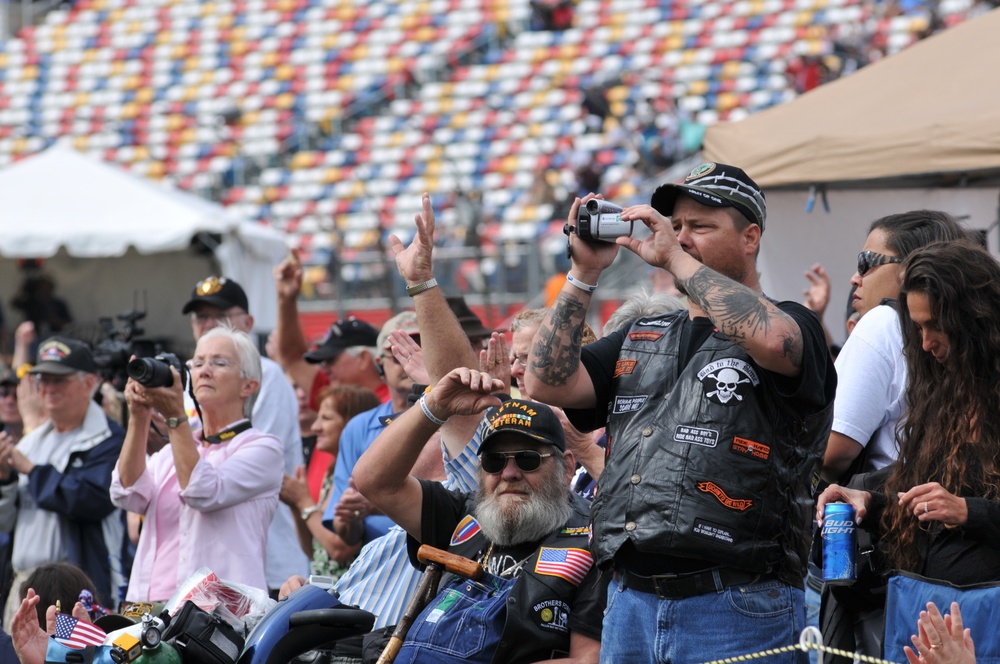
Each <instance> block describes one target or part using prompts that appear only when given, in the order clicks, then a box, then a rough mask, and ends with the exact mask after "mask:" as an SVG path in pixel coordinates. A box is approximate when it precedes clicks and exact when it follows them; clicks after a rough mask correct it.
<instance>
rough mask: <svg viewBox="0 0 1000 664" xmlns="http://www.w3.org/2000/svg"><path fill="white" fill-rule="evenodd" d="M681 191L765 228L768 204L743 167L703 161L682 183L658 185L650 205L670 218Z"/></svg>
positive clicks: (710, 205)
mask: <svg viewBox="0 0 1000 664" xmlns="http://www.w3.org/2000/svg"><path fill="white" fill-rule="evenodd" d="M680 194H687V195H688V196H690V197H691V198H692V199H694V201H695V202H696V203H701V204H702V205H707V206H709V207H732V208H736V209H737V210H739V211H740V212H742V213H743V216H745V217H746V218H747V219H749V220H750V221H751V222H752V223H754V224H757V225H758V226H760V230H761V231H762V232H763V230H764V221H765V219H767V204H766V203H765V202H764V192H763V191H761V189H760V187H758V186H757V183H756V182H754V181H753V180H752V179H751V178H750V176H749V175H747V174H746V172H745V171H744V170H743V169H742V168H737V167H736V166H730V165H729V164H717V163H715V162H711V161H710V162H706V163H704V164H702V165H701V166H698V167H697V168H695V169H694V170H693V171H691V172H690V173H688V176H687V177H686V178H684V182H680V183H677V184H661V185H660V186H659V187H657V188H656V191H654V192H653V198H652V199H651V200H650V201H649V204H650V205H651V206H652V207H653V209H654V210H656V211H657V212H659V213H660V214H662V215H664V216H666V217H669V216H671V215H672V214H673V213H674V205H675V204H676V203H677V197H678V196H679V195H680Z"/></svg>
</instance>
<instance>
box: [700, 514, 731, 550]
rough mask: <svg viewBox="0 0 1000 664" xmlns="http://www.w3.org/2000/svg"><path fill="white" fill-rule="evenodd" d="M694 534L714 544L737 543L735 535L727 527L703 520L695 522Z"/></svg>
mask: <svg viewBox="0 0 1000 664" xmlns="http://www.w3.org/2000/svg"><path fill="white" fill-rule="evenodd" d="M692 532H694V534H695V535H699V536H701V537H704V538H706V539H710V540H712V541H714V542H722V543H723V544H734V543H735V541H736V540H735V538H734V537H733V534H732V533H731V532H729V530H728V529H727V528H726V527H725V526H720V525H719V524H717V523H711V522H709V521H705V520H703V519H695V520H694V530H693V531H692Z"/></svg>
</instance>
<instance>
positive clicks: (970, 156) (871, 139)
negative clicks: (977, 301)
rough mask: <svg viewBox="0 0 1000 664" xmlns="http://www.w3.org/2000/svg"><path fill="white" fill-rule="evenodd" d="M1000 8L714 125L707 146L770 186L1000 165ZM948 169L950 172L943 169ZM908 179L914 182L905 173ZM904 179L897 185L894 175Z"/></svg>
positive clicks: (920, 177)
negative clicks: (805, 90) (744, 115)
mask: <svg viewBox="0 0 1000 664" xmlns="http://www.w3.org/2000/svg"><path fill="white" fill-rule="evenodd" d="M998 61H1000V9H996V10H993V11H991V12H989V13H988V14H985V15H983V16H980V17H978V18H976V19H973V20H970V21H967V22H965V23H962V24H960V25H957V26H955V27H953V28H950V29H948V30H945V31H943V32H941V33H939V34H936V35H934V36H932V37H929V38H927V39H925V40H923V41H921V42H919V43H917V44H914V45H913V46H911V47H909V48H907V49H906V50H904V51H902V52H900V53H897V54H896V55H893V56H891V57H889V58H886V59H884V60H881V61H879V62H877V63H875V64H872V65H869V66H868V67H865V68H863V69H861V70H859V71H857V72H855V73H854V74H851V75H850V76H847V77H845V78H842V79H840V80H837V81H834V82H832V83H828V84H827V85H823V86H820V87H819V88H816V89H815V90H812V91H810V92H808V93H806V94H804V95H802V96H800V97H798V98H797V99H795V100H794V101H791V102H789V103H787V104H782V105H780V106H775V107H774V108H770V109H768V110H766V111H762V112H761V113H757V114H755V115H753V116H751V117H749V118H746V119H744V120H741V121H738V122H733V123H722V124H717V125H714V126H712V127H709V128H708V130H707V131H706V134H705V155H706V157H707V158H708V159H709V160H711V161H718V162H722V163H727V164H736V165H738V166H740V167H741V168H743V169H744V170H746V172H747V173H749V174H750V177H752V178H753V179H754V180H755V181H756V182H757V183H758V184H760V185H761V186H762V187H763V188H764V189H765V192H766V191H767V190H768V189H769V188H773V187H777V186H783V187H789V186H803V185H810V184H814V183H815V184H819V183H857V182H859V181H872V180H876V181H880V180H885V179H888V178H894V179H901V180H903V182H902V185H903V186H909V185H911V184H913V183H926V182H929V183H934V182H935V180H933V179H929V178H928V176H933V177H937V178H938V181H941V182H942V183H945V182H949V183H953V182H951V180H956V179H958V178H950V179H948V178H947V177H946V176H947V174H958V175H960V176H963V177H964V176H967V175H968V176H971V178H970V179H977V178H980V177H982V176H983V175H986V174H991V175H995V174H996V173H997V172H1000V131H998V128H1000V68H998V67H997V66H996V63H997V62H998ZM942 176H945V177H942ZM907 181H909V182H907ZM897 186H898V184H897Z"/></svg>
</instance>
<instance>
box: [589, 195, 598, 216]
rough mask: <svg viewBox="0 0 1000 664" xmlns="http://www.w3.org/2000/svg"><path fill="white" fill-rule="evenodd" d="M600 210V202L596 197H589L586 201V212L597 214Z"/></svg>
mask: <svg viewBox="0 0 1000 664" xmlns="http://www.w3.org/2000/svg"><path fill="white" fill-rule="evenodd" d="M600 211H601V202H600V201H599V200H597V199H596V198H591V199H590V200H589V201H587V212H589V213H590V214H597V213H598V212H600Z"/></svg>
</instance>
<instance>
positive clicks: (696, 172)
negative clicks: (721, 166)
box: [684, 161, 715, 182]
mask: <svg viewBox="0 0 1000 664" xmlns="http://www.w3.org/2000/svg"><path fill="white" fill-rule="evenodd" d="M714 170H715V163H714V162H711V161H706V162H705V163H704V164H701V165H700V166H695V167H694V169H693V170H692V171H691V172H690V173H688V174H687V177H686V178H684V181H685V182H690V181H691V180H697V179H698V178H703V177H705V176H706V175H708V174H709V173H711V172H712V171H714Z"/></svg>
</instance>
